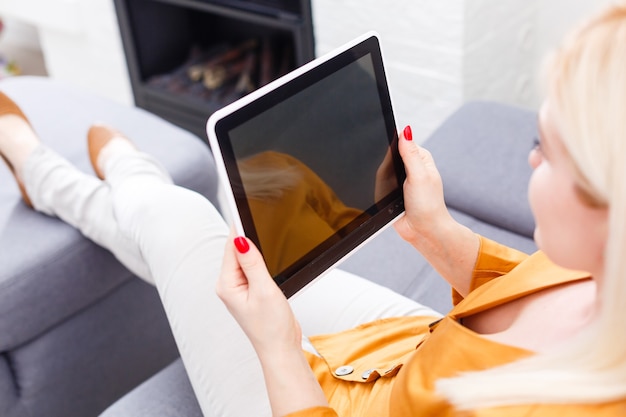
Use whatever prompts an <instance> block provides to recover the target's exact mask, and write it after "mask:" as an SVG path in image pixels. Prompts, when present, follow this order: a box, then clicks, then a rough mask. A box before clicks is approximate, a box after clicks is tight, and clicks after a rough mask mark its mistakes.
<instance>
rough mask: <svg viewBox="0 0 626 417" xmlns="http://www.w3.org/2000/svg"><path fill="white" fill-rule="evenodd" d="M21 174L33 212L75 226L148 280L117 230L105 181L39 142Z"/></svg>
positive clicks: (129, 242) (141, 263) (132, 246)
mask: <svg viewBox="0 0 626 417" xmlns="http://www.w3.org/2000/svg"><path fill="white" fill-rule="evenodd" d="M21 175H22V177H23V180H24V186H25V188H26V192H27V193H28V196H29V197H30V199H31V201H32V203H33V206H34V208H35V209H36V210H37V211H39V212H42V213H45V214H48V215H50V216H55V217H58V218H60V219H61V220H63V221H65V222H66V223H68V224H70V225H71V226H73V227H75V228H77V229H78V230H79V231H80V232H81V233H82V234H83V235H85V236H86V237H88V238H89V239H91V240H92V241H94V242H96V243H97V244H99V245H100V246H102V247H104V248H106V249H108V250H110V251H111V252H112V253H113V254H114V255H115V257H116V258H117V259H118V260H119V261H120V262H121V263H122V264H124V265H125V266H126V267H127V268H128V269H130V270H131V271H132V272H133V273H134V274H135V275H137V276H139V277H141V278H142V279H144V280H146V281H148V282H150V283H152V277H151V276H150V272H149V270H148V268H147V267H146V264H145V262H144V260H143V258H142V256H141V254H140V252H139V249H138V246H137V245H136V243H135V242H134V241H132V240H131V239H129V238H128V237H126V236H125V235H124V234H122V233H121V232H120V230H119V227H118V225H117V220H116V219H115V217H114V216H113V209H112V204H111V190H110V188H109V186H108V185H107V184H106V183H104V182H102V181H100V180H99V179H97V178H95V177H94V176H92V175H87V174H85V173H83V172H81V171H79V170H78V169H76V167H74V166H73V165H72V164H70V163H69V162H68V161H67V160H65V159H64V158H63V157H61V156H60V155H58V154H57V153H56V152H54V151H53V150H51V149H49V148H47V147H46V146H45V145H42V144H40V145H39V146H38V147H37V148H35V150H34V151H33V152H32V153H31V154H30V156H29V157H28V159H26V161H25V162H24V165H23V167H22V168H21Z"/></svg>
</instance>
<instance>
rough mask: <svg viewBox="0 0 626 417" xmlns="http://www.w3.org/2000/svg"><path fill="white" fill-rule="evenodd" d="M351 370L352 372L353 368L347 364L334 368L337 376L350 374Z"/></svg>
mask: <svg viewBox="0 0 626 417" xmlns="http://www.w3.org/2000/svg"><path fill="white" fill-rule="evenodd" d="M352 372H354V368H353V367H351V366H349V365H344V366H340V367H339V368H337V369H335V375H337V376H346V375H350V374H351V373H352Z"/></svg>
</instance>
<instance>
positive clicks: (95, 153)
mask: <svg viewBox="0 0 626 417" xmlns="http://www.w3.org/2000/svg"><path fill="white" fill-rule="evenodd" d="M113 138H119V139H124V140H127V141H128V142H129V143H131V144H132V142H131V141H130V140H129V139H128V138H127V137H126V136H124V134H122V133H120V132H119V131H117V130H115V129H113V128H112V127H109V126H107V125H103V124H95V125H93V126H91V127H90V128H89V132H87V151H88V152H89V160H90V161H91V166H92V167H93V170H94V172H95V173H96V175H97V176H98V178H100V179H101V180H103V179H104V178H105V177H104V172H102V170H101V169H100V168H99V167H98V158H99V157H100V152H101V151H102V149H103V148H104V147H105V146H106V145H107V144H108V143H109V142H110V141H111V140H112V139H113ZM133 146H134V145H133Z"/></svg>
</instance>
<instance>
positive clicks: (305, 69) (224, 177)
mask: <svg viewBox="0 0 626 417" xmlns="http://www.w3.org/2000/svg"><path fill="white" fill-rule="evenodd" d="M372 38H374V39H375V40H376V44H377V45H379V37H378V34H377V33H376V32H368V33H365V34H363V35H361V36H359V37H357V38H355V39H354V40H352V41H350V42H348V43H347V44H345V45H343V46H342V47H339V48H337V49H335V50H333V51H331V52H329V53H327V54H325V55H324V56H322V57H320V58H317V59H315V60H313V61H311V62H309V63H307V64H305V65H303V66H301V67H299V68H297V69H295V70H294V71H292V72H290V73H288V74H287V75H285V76H283V77H281V78H279V79H277V80H275V81H273V82H271V83H269V84H267V85H266V86H264V87H261V88H259V89H258V90H255V91H253V92H252V93H250V94H248V95H247V96H245V97H243V98H241V99H239V100H237V101H235V102H234V103H232V104H229V105H227V106H225V107H223V108H222V109H220V110H218V111H216V112H215V113H213V114H212V115H211V116H210V117H209V119H208V121H207V126H206V130H207V136H208V139H209V145H210V147H211V151H212V153H213V156H214V159H215V163H216V167H217V171H218V176H219V178H220V181H221V184H222V186H223V189H224V197H225V199H226V203H227V206H228V210H229V211H230V215H231V217H232V222H233V226H234V228H235V232H236V233H237V234H238V235H240V236H246V231H245V230H244V225H243V222H242V219H241V215H240V212H239V209H238V207H237V203H236V199H235V194H234V192H233V188H232V185H231V182H230V180H229V176H228V171H227V169H226V163H225V161H224V157H223V154H222V150H221V146H220V141H219V140H218V137H217V134H216V125H217V124H218V123H219V122H220V121H221V120H222V119H224V118H227V117H229V116H230V115H232V114H233V113H235V112H237V111H239V110H240V109H243V108H244V107H246V106H248V105H250V104H251V103H254V102H255V101H257V100H258V99H259V98H261V97H264V96H266V95H267V94H270V93H271V92H272V91H274V90H276V89H278V88H281V87H283V86H285V85H286V84H288V83H290V82H291V81H293V80H295V79H297V78H299V77H301V76H303V75H305V74H307V73H309V72H310V71H311V70H314V69H316V68H318V67H320V66H322V65H324V64H325V63H327V62H329V61H331V60H332V59H334V58H335V57H338V56H339V55H341V54H344V53H346V52H347V51H350V50H351V49H352V48H355V47H357V46H358V45H360V44H362V43H364V42H365V41H368V40H371V39H372ZM377 52H378V53H379V54H381V55H382V52H381V51H380V49H379V50H378V51H377ZM383 74H385V73H384V71H383ZM384 77H385V79H384V83H385V87H386V88H387V86H388V83H387V79H386V76H384ZM387 93H388V91H387ZM388 98H389V101H390V100H391V98H390V97H389V96H388ZM391 117H392V118H393V115H391ZM396 139H397V137H396ZM400 189H401V185H400ZM389 210H390V211H389V213H390V215H391V217H390V218H389V221H388V222H387V223H386V224H384V225H381V226H380V227H379V229H378V230H376V231H374V232H371V234H370V235H369V237H367V238H366V239H365V240H363V241H362V242H360V243H359V244H358V245H356V246H354V247H353V248H352V249H350V250H349V251H348V252H346V253H345V254H342V255H341V256H340V257H339V258H338V259H336V260H333V262H332V263H331V264H328V265H324V266H322V267H321V269H320V270H319V271H318V272H319V273H318V274H317V275H316V276H315V277H310V279H309V281H308V282H307V283H306V284H305V285H300V282H298V285H296V286H295V287H294V286H293V285H286V286H282V285H281V289H283V292H285V295H286V296H287V297H290V296H292V295H294V294H295V293H296V292H298V291H300V290H301V289H303V288H305V287H306V286H308V285H310V284H311V283H312V282H313V281H314V280H316V279H318V278H320V277H321V276H323V275H324V274H325V273H326V272H328V271H329V270H330V269H332V268H333V267H334V266H336V265H337V264H339V263H340V262H341V261H343V260H344V259H346V258H347V257H349V256H350V255H351V254H352V253H354V252H355V251H356V250H357V249H358V248H360V247H361V246H363V245H364V244H365V243H367V242H368V241H370V240H371V239H373V238H374V237H375V236H377V235H378V234H380V233H381V232H382V231H383V230H385V229H386V228H387V227H389V226H390V225H391V224H392V223H393V222H394V221H395V220H396V219H397V218H398V217H399V216H400V215H401V214H403V213H404V206H403V203H402V202H399V203H398V204H396V205H394V207H392V208H390V209H389ZM392 210H393V213H392ZM300 280H301V278H300ZM285 287H286V288H285Z"/></svg>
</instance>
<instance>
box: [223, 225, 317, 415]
mask: <svg viewBox="0 0 626 417" xmlns="http://www.w3.org/2000/svg"><path fill="white" fill-rule="evenodd" d="M235 243H236V245H235ZM235 246H236V247H237V248H235ZM216 291H217V294H218V296H219V297H220V298H221V299H222V301H223V302H224V304H226V307H227V308H228V310H229V311H230V313H231V314H232V315H233V317H234V318H235V319H236V320H237V322H238V323H239V325H240V326H241V328H242V329H243V331H244V332H245V333H246V335H247V336H248V338H249V339H250V342H251V343H252V345H253V346H254V349H255V351H256V353H257V355H258V357H259V360H260V361H261V367H262V368H263V374H264V377H265V383H266V386H267V392H268V395H269V400H270V404H271V407H272V412H273V414H274V416H284V415H287V414H289V413H294V412H296V411H299V410H304V409H313V408H315V407H328V402H327V400H326V397H325V396H324V393H323V392H322V389H321V387H320V385H319V383H318V382H317V380H316V379H315V376H314V375H313V372H312V371H311V368H310V367H309V364H308V362H307V361H306V358H305V356H304V354H303V352H302V331H301V330H300V325H299V324H298V322H297V320H296V318H295V317H294V315H293V312H292V310H291V307H290V306H289V303H288V302H287V299H286V298H285V296H284V294H283V293H282V292H281V291H280V289H279V288H278V286H277V285H276V284H275V283H274V281H273V280H272V277H271V276H270V274H269V273H268V272H267V268H266V266H265V263H264V261H263V257H262V256H261V254H260V252H259V251H258V249H257V248H256V247H255V246H254V244H252V243H251V242H250V241H249V240H248V239H246V238H242V237H238V238H236V239H235V240H233V239H229V241H228V243H227V245H226V249H225V253H224V262H223V266H222V273H221V275H220V278H219V280H218V282H217V288H216ZM243 400H244V401H245V399H243Z"/></svg>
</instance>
